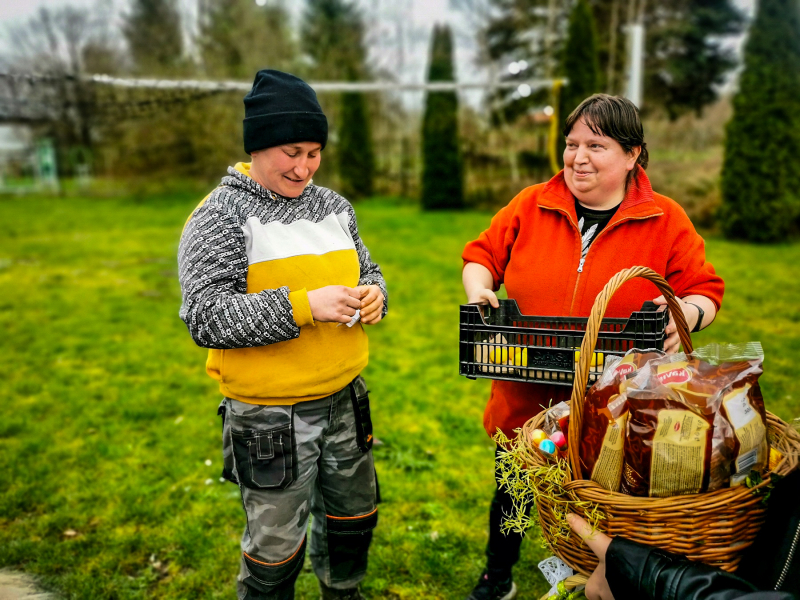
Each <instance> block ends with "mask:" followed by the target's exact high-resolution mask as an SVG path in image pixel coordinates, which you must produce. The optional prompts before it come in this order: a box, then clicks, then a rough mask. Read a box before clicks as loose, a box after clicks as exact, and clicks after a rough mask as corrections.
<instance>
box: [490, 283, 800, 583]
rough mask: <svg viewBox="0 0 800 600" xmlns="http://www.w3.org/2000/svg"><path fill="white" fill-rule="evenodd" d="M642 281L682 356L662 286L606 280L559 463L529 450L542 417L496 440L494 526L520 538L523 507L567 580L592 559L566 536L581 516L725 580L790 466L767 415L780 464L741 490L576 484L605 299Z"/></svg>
mask: <svg viewBox="0 0 800 600" xmlns="http://www.w3.org/2000/svg"><path fill="white" fill-rule="evenodd" d="M635 277H643V278H645V279H647V280H649V281H651V282H653V283H654V284H655V285H656V287H658V288H659V290H660V291H661V293H662V294H664V297H665V298H667V301H668V304H669V308H670V311H671V312H672V315H673V317H674V319H675V322H676V324H677V326H678V333H679V335H680V338H681V342H682V343H683V347H684V350H685V352H686V353H687V354H689V353H691V352H692V351H693V348H692V342H691V338H690V336H689V332H688V328H687V324H686V320H685V318H684V316H683V313H682V312H681V310H680V307H679V305H678V303H677V301H676V300H675V294H674V293H673V291H672V288H670V286H669V284H668V283H667V282H666V280H665V279H664V278H663V277H661V276H660V275H659V274H658V273H656V272H655V271H653V270H651V269H648V268H646V267H632V268H630V269H625V270H623V271H620V272H619V273H617V275H615V276H614V277H613V278H612V279H611V280H610V281H609V282H608V283H607V284H606V286H605V287H604V288H603V290H602V291H601V292H600V293H599V294H598V295H597V298H596V299H595V303H594V306H593V308H592V313H591V316H590V317H589V322H588V325H587V328H586V334H585V336H584V339H583V343H582V345H581V357H583V358H582V359H581V361H580V364H579V365H578V366H577V369H576V373H575V382H574V386H573V389H572V398H571V400H570V406H571V410H572V414H571V415H570V423H569V436H568V438H569V440H570V444H569V448H568V451H567V459H563V458H560V459H556V460H554V461H552V460H548V459H547V458H546V457H544V456H543V455H542V454H541V453H540V452H539V451H538V449H537V448H536V447H535V445H534V444H533V443H532V442H531V441H530V436H531V433H532V432H533V430H534V429H540V428H542V427H543V424H544V421H545V413H546V411H542V412H540V413H539V414H538V415H536V416H535V417H533V418H532V419H530V420H529V421H528V422H527V423H525V425H524V426H523V427H522V428H521V429H520V430H517V437H516V439H514V440H509V439H507V438H506V437H505V436H503V435H502V433H498V434H497V436H495V441H497V443H498V444H500V445H501V446H502V447H504V448H505V450H504V451H502V452H501V453H500V455H499V457H498V461H497V476H498V480H499V483H500V485H501V486H503V487H504V488H505V489H506V490H508V492H509V494H510V495H511V497H512V499H513V502H514V510H513V511H512V514H511V515H508V518H507V519H506V520H505V523H504V524H503V528H504V530H505V531H516V532H520V533H523V532H525V531H527V530H528V529H529V528H530V527H531V526H532V525H533V522H532V520H531V519H530V518H529V517H527V516H526V515H525V513H526V509H527V508H528V506H530V504H531V503H532V502H533V503H535V504H536V508H537V515H538V523H539V526H540V529H541V535H542V540H543V544H544V546H545V547H546V548H548V549H550V550H551V551H552V552H553V553H554V554H555V555H556V556H558V557H559V558H561V560H563V561H564V562H565V563H567V564H568V565H569V566H570V567H572V568H573V569H574V570H575V571H577V572H579V573H582V574H584V575H590V574H591V573H592V571H594V569H595V567H596V566H597V557H595V555H594V554H593V553H592V552H591V550H589V548H588V547H587V546H586V545H585V544H584V543H583V541H582V540H581V539H580V538H579V537H578V536H576V535H574V534H573V533H572V531H571V530H570V528H569V526H568V525H567V522H566V514H567V512H575V513H577V514H580V515H582V516H583V517H584V518H585V519H586V520H587V521H588V522H589V523H590V524H591V525H592V527H596V528H597V529H599V530H600V531H603V532H605V533H607V534H608V535H611V536H617V535H621V536H624V537H626V538H628V539H631V540H634V541H637V542H641V543H644V544H649V545H651V546H656V547H659V548H661V549H663V550H667V551H670V552H676V553H678V554H683V555H685V556H687V557H688V558H689V559H691V560H697V561H700V562H703V563H706V564H709V565H712V566H715V567H718V568H721V569H724V570H726V571H734V570H735V569H736V566H737V565H738V564H739V561H740V560H741V556H742V553H743V551H744V550H745V549H746V548H747V547H748V546H750V544H752V542H753V540H754V539H755V536H756V534H757V533H758V530H759V529H760V527H761V525H762V523H763V521H764V516H765V510H766V507H765V504H764V502H763V500H764V499H765V498H766V497H767V496H768V493H769V490H770V488H771V486H772V485H773V482H774V480H777V479H778V478H780V477H782V476H785V475H787V474H788V473H790V472H792V471H793V470H794V469H796V468H797V466H798V458H799V457H800V433H798V432H797V431H796V430H794V429H793V428H792V427H790V426H789V425H787V424H786V423H784V422H783V421H781V420H780V419H779V418H778V417H776V416H775V415H773V414H770V413H769V412H767V434H768V439H769V444H770V446H771V447H772V448H774V449H776V450H777V451H778V452H777V453H776V455H777V456H780V460H778V461H777V462H776V463H774V464H771V465H770V467H769V470H768V471H767V472H765V473H762V474H754V475H753V476H752V477H750V478H748V481H747V485H740V486H738V487H734V488H723V489H720V490H716V491H713V492H705V493H700V494H689V495H683V496H673V497H669V498H646V497H638V496H628V495H625V494H620V493H617V492H611V491H608V490H606V489H604V488H602V487H601V486H600V485H598V484H596V483H595V482H593V481H587V480H584V479H581V467H580V457H579V455H578V452H579V448H580V444H578V443H575V441H576V440H578V439H579V437H580V435H581V429H582V424H583V401H584V397H585V395H586V382H587V378H588V372H589V368H590V367H589V364H588V363H589V361H590V360H591V357H592V354H593V351H594V348H595V343H596V341H597V335H598V330H599V325H600V321H601V320H602V318H603V314H604V313H605V310H606V307H607V305H608V302H609V300H610V299H611V297H612V296H613V295H614V292H616V291H617V289H619V287H620V286H621V285H622V284H623V283H625V282H626V281H628V280H630V279H633V278H635Z"/></svg>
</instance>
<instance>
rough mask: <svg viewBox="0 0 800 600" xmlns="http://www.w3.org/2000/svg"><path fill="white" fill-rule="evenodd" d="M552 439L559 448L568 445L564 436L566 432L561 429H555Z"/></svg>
mask: <svg viewBox="0 0 800 600" xmlns="http://www.w3.org/2000/svg"><path fill="white" fill-rule="evenodd" d="M550 441H551V442H553V443H554V444H555V445H556V446H558V447H559V448H563V447H564V446H566V445H567V438H565V437H564V434H563V433H561V432H560V431H554V432H553V433H552V435H551V436H550Z"/></svg>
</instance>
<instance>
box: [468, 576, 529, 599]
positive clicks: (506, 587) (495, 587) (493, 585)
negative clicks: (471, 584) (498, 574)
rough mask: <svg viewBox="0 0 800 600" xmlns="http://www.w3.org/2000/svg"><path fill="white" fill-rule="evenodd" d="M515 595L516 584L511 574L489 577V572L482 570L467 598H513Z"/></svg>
mask: <svg viewBox="0 0 800 600" xmlns="http://www.w3.org/2000/svg"><path fill="white" fill-rule="evenodd" d="M516 597H517V586H516V585H515V584H514V580H513V579H511V575H509V576H508V577H507V578H506V579H500V580H497V579H493V578H492V579H490V578H489V572H488V571H484V572H483V575H481V578H480V580H479V581H478V585H476V586H475V589H474V590H472V593H471V594H470V595H469V596H467V600H513V599H514V598H516Z"/></svg>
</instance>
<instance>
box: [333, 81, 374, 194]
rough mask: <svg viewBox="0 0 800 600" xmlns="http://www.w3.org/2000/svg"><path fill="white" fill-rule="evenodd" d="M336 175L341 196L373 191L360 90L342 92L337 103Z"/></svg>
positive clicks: (367, 128)
mask: <svg viewBox="0 0 800 600" xmlns="http://www.w3.org/2000/svg"><path fill="white" fill-rule="evenodd" d="M339 115H340V117H339V118H340V120H341V123H342V127H341V128H340V130H339V148H338V150H339V152H338V157H337V158H338V159H339V177H340V178H341V186H342V194H343V195H344V196H345V198H352V199H354V200H357V199H359V198H366V197H368V196H371V195H372V193H373V191H374V190H373V178H374V175H375V158H374V151H373V147H372V135H371V133H372V131H371V127H370V122H369V110H368V107H367V103H366V98H365V97H364V94H359V93H354V92H345V93H343V94H342V101H341V105H340V113H339Z"/></svg>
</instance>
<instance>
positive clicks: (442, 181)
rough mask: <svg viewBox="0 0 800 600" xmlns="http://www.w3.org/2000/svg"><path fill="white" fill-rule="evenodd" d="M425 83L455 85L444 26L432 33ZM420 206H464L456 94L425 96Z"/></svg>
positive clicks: (447, 30)
mask: <svg viewBox="0 0 800 600" xmlns="http://www.w3.org/2000/svg"><path fill="white" fill-rule="evenodd" d="M428 81H431V82H433V81H455V74H454V72H453V39H452V35H451V33H450V28H449V27H447V26H438V25H437V26H436V27H434V29H433V38H432V41H431V54H430V67H429V70H428ZM422 205H423V207H424V208H426V209H429V210H430V209H444V208H448V209H452V208H462V207H463V206H464V183H463V163H462V157H461V149H460V146H459V136H458V96H457V95H456V92H428V96H427V98H426V100H425V116H424V119H423V123H422Z"/></svg>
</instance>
